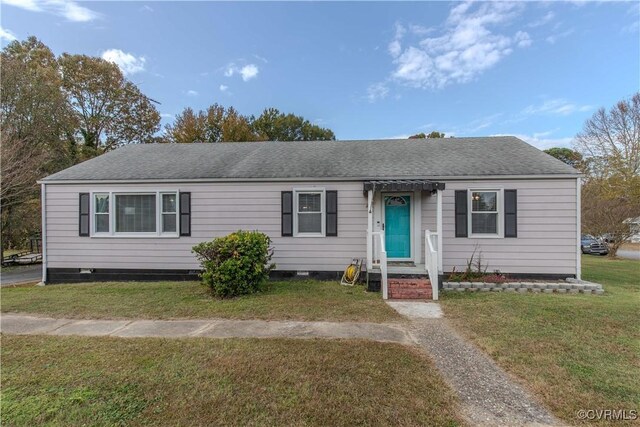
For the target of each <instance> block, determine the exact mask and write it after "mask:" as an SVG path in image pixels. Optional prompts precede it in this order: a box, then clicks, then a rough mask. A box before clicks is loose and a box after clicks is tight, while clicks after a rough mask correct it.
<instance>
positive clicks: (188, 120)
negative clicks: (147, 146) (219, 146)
mask: <svg viewBox="0 0 640 427" xmlns="http://www.w3.org/2000/svg"><path fill="white" fill-rule="evenodd" d="M164 139H165V141H166V142H178V143H185V142H187V143H188V142H239V141H310V140H329V139H335V135H334V134H333V131H331V130H330V129H325V128H321V127H319V126H317V125H314V124H312V123H310V122H309V121H308V120H305V119H304V118H303V117H301V116H296V115H294V114H283V113H281V112H280V111H278V110H277V109H275V108H267V109H266V110H264V112H263V113H262V114H261V115H260V117H258V118H257V119H256V118H254V117H246V116H243V115H242V114H240V113H238V111H237V110H236V109H235V108H233V107H228V108H225V107H223V106H221V105H218V104H213V105H212V106H210V107H209V108H208V109H207V110H206V111H198V112H197V113H196V112H194V111H193V110H192V109H191V108H185V109H184V111H183V112H182V113H180V114H179V115H178V116H176V118H175V120H174V122H173V123H172V124H169V125H167V126H165V134H164Z"/></svg>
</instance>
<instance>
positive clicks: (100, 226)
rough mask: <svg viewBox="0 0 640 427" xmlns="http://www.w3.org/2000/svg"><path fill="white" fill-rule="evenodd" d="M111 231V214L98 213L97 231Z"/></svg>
mask: <svg viewBox="0 0 640 427" xmlns="http://www.w3.org/2000/svg"><path fill="white" fill-rule="evenodd" d="M108 232H109V215H108V214H97V215H96V233H108Z"/></svg>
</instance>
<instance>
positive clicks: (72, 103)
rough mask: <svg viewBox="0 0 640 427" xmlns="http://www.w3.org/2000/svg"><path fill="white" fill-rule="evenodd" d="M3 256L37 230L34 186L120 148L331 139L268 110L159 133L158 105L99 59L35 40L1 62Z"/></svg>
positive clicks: (222, 115)
mask: <svg viewBox="0 0 640 427" xmlns="http://www.w3.org/2000/svg"><path fill="white" fill-rule="evenodd" d="M0 61H1V63H2V74H1V76H0V102H1V107H0V133H1V136H2V144H1V148H0V156H1V159H2V172H1V179H2V186H1V194H0V206H1V207H2V223H1V226H2V247H3V248H11V247H23V246H24V245H25V244H26V243H27V242H28V238H29V237H30V236H31V235H33V234H34V233H36V232H37V231H38V230H40V213H39V212H40V201H39V188H38V185H37V184H36V181H37V180H39V179H41V178H43V177H44V176H47V175H50V174H52V173H55V172H57V171H60V170H62V169H65V168H67V167H70V166H73V165H74V164H77V163H79V162H82V161H84V160H87V159H90V158H92V157H95V156H97V155H100V154H102V153H104V152H107V151H110V150H114V149H116V148H118V147H120V146H122V145H125V144H144V143H163V142H166V143H190V142H233V141H265V140H290V141H301V140H332V139H335V135H334V133H333V131H331V130H330V129H327V128H323V127H320V126H318V125H315V124H313V123H311V122H310V121H309V120H306V119H305V118H304V117H301V116H298V115H295V114H285V113H282V112H280V111H279V110H277V109H275V108H267V109H265V110H264V111H263V113H262V114H261V115H260V116H258V117H254V116H245V115H242V114H240V113H239V112H238V111H236V110H235V109H234V108H233V107H227V108H225V107H223V106H221V105H218V104H213V105H211V106H210V107H209V108H207V109H206V110H204V111H198V112H194V111H193V110H192V109H191V108H185V109H184V111H183V112H182V113H180V114H178V115H177V116H176V117H175V120H174V121H173V123H171V124H169V125H167V126H165V128H164V130H162V129H161V127H160V113H159V112H158V110H157V107H156V105H157V104H158V103H157V101H155V100H153V99H152V98H150V97H149V96H147V95H145V94H144V93H142V91H141V90H140V89H139V88H138V87H137V86H136V85H135V84H134V83H133V82H131V81H130V80H128V79H127V78H126V77H125V76H124V75H123V73H122V72H121V70H120V69H119V68H118V66H117V65H116V64H114V63H112V62H108V61H105V60H104V59H102V58H99V57H93V56H87V55H71V54H68V53H63V54H62V55H60V56H57V57H56V55H54V53H53V52H52V51H51V49H50V48H49V47H48V46H46V45H45V44H44V43H42V42H41V41H40V40H38V39H37V38H36V37H29V38H28V39H26V40H24V41H17V40H16V41H13V42H11V43H10V44H8V45H7V46H6V47H5V48H4V49H3V50H2V53H1V56H0Z"/></svg>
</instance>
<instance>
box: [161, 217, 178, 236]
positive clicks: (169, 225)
mask: <svg viewBox="0 0 640 427" xmlns="http://www.w3.org/2000/svg"><path fill="white" fill-rule="evenodd" d="M162 232H163V233H175V232H176V214H162Z"/></svg>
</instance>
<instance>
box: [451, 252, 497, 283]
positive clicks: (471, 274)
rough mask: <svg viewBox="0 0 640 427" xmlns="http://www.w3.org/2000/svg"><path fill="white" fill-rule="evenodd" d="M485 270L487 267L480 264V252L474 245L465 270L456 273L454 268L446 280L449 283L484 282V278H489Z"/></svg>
mask: <svg viewBox="0 0 640 427" xmlns="http://www.w3.org/2000/svg"><path fill="white" fill-rule="evenodd" d="M476 254H477V256H476ZM487 269H488V266H487V265H485V264H483V262H482V251H479V252H478V245H477V244H476V246H475V247H474V248H473V252H472V253H471V258H469V259H468V260H467V267H466V268H465V271H464V272H460V273H458V272H456V268H455V267H454V268H453V270H452V271H451V274H450V275H449V278H448V280H449V281H450V282H465V281H468V282H471V281H474V280H484V279H485V277H490V276H491V275H487ZM496 271H497V270H496ZM498 273H499V272H498ZM484 281H486V280H484ZM505 281H506V278H505ZM496 283H497V282H496Z"/></svg>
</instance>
